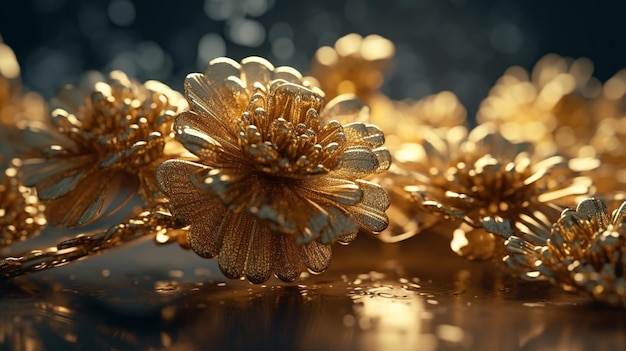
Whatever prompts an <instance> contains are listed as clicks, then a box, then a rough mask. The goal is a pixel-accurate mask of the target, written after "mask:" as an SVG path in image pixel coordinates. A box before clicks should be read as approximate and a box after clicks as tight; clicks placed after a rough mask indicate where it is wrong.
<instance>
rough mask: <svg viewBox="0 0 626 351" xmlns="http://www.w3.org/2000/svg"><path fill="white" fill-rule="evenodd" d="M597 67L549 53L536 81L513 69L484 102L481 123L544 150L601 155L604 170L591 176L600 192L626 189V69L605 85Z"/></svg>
mask: <svg viewBox="0 0 626 351" xmlns="http://www.w3.org/2000/svg"><path fill="white" fill-rule="evenodd" d="M592 72H593V64H592V63H591V61H589V60H588V59H585V58H581V59H577V60H571V59H567V58H563V57H560V56H558V55H554V54H551V55H547V56H545V57H544V58H542V59H541V60H540V61H539V62H537V64H536V65H535V67H534V69H533V71H532V73H531V75H530V77H529V75H528V73H527V72H526V71H525V70H524V69H522V68H520V67H512V68H510V69H509V70H507V71H506V72H505V74H504V76H502V77H501V78H500V79H499V80H498V82H497V83H496V85H495V86H494V87H493V89H492V90H491V92H490V94H489V96H488V97H487V98H486V99H485V100H484V101H483V102H482V103H481V106H480V109H479V111H478V114H477V119H478V121H479V122H487V121H491V122H495V123H496V124H497V126H498V130H499V132H500V133H502V134H503V135H504V136H505V137H506V138H508V139H509V140H512V141H530V142H532V143H533V144H535V145H536V148H537V149H540V150H543V151H544V152H558V153H560V154H563V155H566V156H568V157H577V156H591V157H597V158H598V159H600V161H601V162H602V164H603V167H599V168H597V169H596V170H595V171H594V172H592V173H590V174H589V175H590V176H591V177H592V179H593V180H594V183H595V184H596V185H597V186H598V188H599V189H598V190H599V192H609V191H610V190H612V189H615V188H617V187H623V186H624V185H626V151H624V150H626V148H625V147H624V146H626V145H625V144H624V141H623V140H625V139H624V135H626V101H625V100H626V70H622V71H620V72H618V73H617V74H616V75H615V76H613V77H612V78H610V79H609V80H607V81H606V82H605V83H604V84H602V83H600V82H599V81H598V80H597V79H595V78H593V77H592Z"/></svg>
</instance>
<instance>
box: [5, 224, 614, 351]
mask: <svg viewBox="0 0 626 351" xmlns="http://www.w3.org/2000/svg"><path fill="white" fill-rule="evenodd" d="M502 268H503V267H502V266H501V265H500V264H499V263H497V262H480V263H477V262H468V261H465V260H463V259H461V258H458V257H456V256H455V255H454V254H453V253H451V252H450V251H449V249H448V248H447V241H446V240H445V239H444V238H443V237H439V236H437V235H428V233H424V234H423V235H420V236H418V237H415V238H413V239H410V240H408V241H405V242H403V243H401V244H384V243H380V242H378V241H377V240H376V239H374V238H371V237H368V236H366V235H360V236H359V238H357V240H356V241H355V242H353V243H352V244H350V245H348V246H334V253H333V262H332V264H331V267H330V269H329V270H328V271H326V272H325V273H323V274H321V275H317V276H314V275H308V274H303V276H302V279H301V280H299V281H297V282H295V283H283V282H280V281H278V280H277V279H275V278H273V279H271V280H270V281H268V282H267V284H264V285H252V284H250V283H248V282H245V281H238V280H234V281H233V280H228V279H226V278H224V277H223V276H222V275H221V274H220V273H219V269H218V268H217V264H216V262H215V261H214V260H205V259H201V258H199V257H196V256H195V255H194V254H193V253H191V252H187V251H184V250H182V249H181V248H179V247H177V246H175V245H171V246H156V245H155V244H154V243H152V242H151V241H144V242H141V243H137V244H132V245H130V246H126V247H122V248H120V249H117V250H114V251H111V252H108V253H105V254H103V255H100V256H96V257H93V258H90V259H88V260H84V261H81V262H78V263H73V264H70V265H67V266H63V267H60V268H55V269H51V270H48V271H42V272H39V273H35V274H32V275H30V276H27V277H20V278H16V279H14V280H12V281H10V282H4V283H3V284H2V286H1V288H0V289H1V291H2V297H0V309H1V310H2V315H1V322H0V349H2V350H71V349H81V350H164V349H168V350H206V349H216V350H220V349H245V350H253V349H273V350H385V349H388V350H621V349H623V348H624V347H625V346H626V311H623V310H622V309H619V308H610V307H606V306H602V305H598V304H594V303H593V302H591V301H590V300H589V299H588V298H586V297H583V296H577V295H571V294H568V293H565V292H562V291H561V290H560V289H558V288H555V287H552V286H550V285H549V284H547V283H530V282H524V281H520V280H518V279H516V278H514V277H512V276H510V275H509V274H507V273H506V272H505V271H504V270H503V269H502Z"/></svg>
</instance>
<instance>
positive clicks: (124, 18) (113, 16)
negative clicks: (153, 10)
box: [108, 0, 135, 27]
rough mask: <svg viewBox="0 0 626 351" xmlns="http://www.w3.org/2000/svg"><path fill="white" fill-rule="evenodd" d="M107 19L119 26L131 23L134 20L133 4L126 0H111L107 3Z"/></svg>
mask: <svg viewBox="0 0 626 351" xmlns="http://www.w3.org/2000/svg"><path fill="white" fill-rule="evenodd" d="M108 13H109V19H110V20H111V22H113V23H115V24H116V25H118V26H120V27H126V26H129V25H131V24H132V23H133V22H134V21H135V5H133V3H132V2H130V1H128V0H113V1H111V2H110V3H109V8H108Z"/></svg>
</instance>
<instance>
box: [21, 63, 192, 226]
mask: <svg viewBox="0 0 626 351" xmlns="http://www.w3.org/2000/svg"><path fill="white" fill-rule="evenodd" d="M56 104H57V105H58V106H60V108H57V109H55V110H54V111H53V112H52V119H51V125H52V127H46V126H43V125H39V124H35V123H32V124H30V125H29V126H28V133H26V134H25V135H26V136H27V143H28V144H29V145H31V146H32V150H31V152H32V153H31V154H30V155H29V157H28V159H27V160H25V162H24V165H23V169H24V171H25V175H26V177H27V178H26V182H25V183H26V184H27V185H28V186H36V187H37V192H38V195H39V198H40V199H41V200H42V201H43V202H44V203H45V205H46V217H47V219H48V221H49V222H50V223H52V224H54V225H62V226H67V227H74V226H82V225H86V224H88V223H91V222H93V221H94V220H96V219H97V218H98V217H99V215H100V213H101V212H102V210H103V207H104V206H105V204H108V203H111V202H112V201H113V200H115V199H118V200H119V199H120V198H128V197H129V196H131V195H132V194H136V193H137V190H139V192H140V193H141V194H142V195H143V198H144V199H145V200H146V201H148V202H150V201H157V197H158V194H157V191H158V187H157V186H156V183H155V180H154V172H155V169H156V166H157V165H158V164H159V163H160V162H162V161H163V159H164V158H168V157H171V156H172V155H177V154H178V153H179V150H178V149H177V148H176V145H174V144H173V142H174V141H173V136H172V135H171V134H172V132H171V125H172V122H173V119H174V116H175V115H176V113H178V112H180V111H182V110H183V109H184V108H185V107H186V102H185V100H184V99H183V98H182V95H180V94H179V93H177V92H174V91H172V90H171V89H170V88H168V87H167V86H165V85H164V84H162V83H159V82H156V81H148V82H146V83H145V84H139V83H138V82H135V81H132V80H130V79H128V77H127V76H126V75H125V74H124V73H122V72H119V71H114V72H111V73H110V75H109V78H108V80H107V81H104V80H102V79H96V82H95V84H92V83H90V84H89V85H88V86H86V87H75V86H67V87H65V88H64V90H62V91H61V93H60V94H59V96H58V98H57V101H56ZM120 188H122V189H124V188H125V189H127V190H128V192H124V191H122V192H120ZM120 194H126V195H127V196H118V195H120Z"/></svg>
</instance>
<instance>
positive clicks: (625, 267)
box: [505, 198, 626, 307]
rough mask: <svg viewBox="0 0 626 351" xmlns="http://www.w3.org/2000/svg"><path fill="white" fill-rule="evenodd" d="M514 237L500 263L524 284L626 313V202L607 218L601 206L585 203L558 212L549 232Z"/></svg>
mask: <svg viewBox="0 0 626 351" xmlns="http://www.w3.org/2000/svg"><path fill="white" fill-rule="evenodd" d="M517 235H518V236H512V237H511V238H509V239H508V240H507V242H506V245H507V249H508V251H509V256H507V257H506V259H505V260H506V262H507V263H508V264H509V266H510V267H512V268H513V269H514V270H516V271H518V272H519V273H520V275H521V276H522V277H523V278H526V279H530V280H539V279H547V280H549V281H550V282H552V283H553V284H555V285H558V286H560V287H562V288H563V289H565V290H567V291H581V292H584V293H587V294H589V295H590V296H591V297H592V298H593V299H595V300H597V301H601V302H603V303H607V304H609V305H615V306H624V307H626V277H625V272H626V201H625V202H622V203H621V205H620V206H619V207H618V208H617V209H616V210H615V211H613V214H612V215H611V214H610V213H609V210H608V208H607V206H606V204H605V202H604V201H602V200H600V199H594V198H590V199H585V200H583V201H581V202H580V203H579V204H578V206H577V208H576V210H572V209H567V210H565V211H563V213H562V214H561V217H560V218H559V219H558V220H557V221H556V223H555V224H554V225H553V226H552V228H551V230H532V231H526V232H518V233H517Z"/></svg>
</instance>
